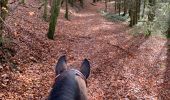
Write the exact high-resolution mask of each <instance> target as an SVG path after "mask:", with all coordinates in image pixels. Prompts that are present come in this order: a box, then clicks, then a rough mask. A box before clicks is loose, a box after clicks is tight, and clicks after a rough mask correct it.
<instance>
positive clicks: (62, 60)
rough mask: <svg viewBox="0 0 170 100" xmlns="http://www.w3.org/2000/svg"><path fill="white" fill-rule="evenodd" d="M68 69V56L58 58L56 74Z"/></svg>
mask: <svg viewBox="0 0 170 100" xmlns="http://www.w3.org/2000/svg"><path fill="white" fill-rule="evenodd" d="M66 69H67V63H66V56H65V55H64V56H61V57H60V58H59V59H58V62H57V64H56V67H55V72H56V75H58V74H60V73H62V72H63V71H65V70H66Z"/></svg>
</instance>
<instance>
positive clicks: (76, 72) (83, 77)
mask: <svg viewBox="0 0 170 100" xmlns="http://www.w3.org/2000/svg"><path fill="white" fill-rule="evenodd" d="M70 70H72V71H74V74H75V75H76V76H79V77H81V78H82V79H83V80H84V81H85V83H86V86H87V80H86V77H85V76H84V75H83V74H82V73H81V72H80V71H79V70H76V69H70ZM66 71H68V70H66ZM60 75H61V74H58V75H57V76H56V77H55V80H56V79H57V78H58V77H59V76H60Z"/></svg>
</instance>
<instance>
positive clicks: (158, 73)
mask: <svg viewBox="0 0 170 100" xmlns="http://www.w3.org/2000/svg"><path fill="white" fill-rule="evenodd" d="M38 1H39V0H27V3H26V5H18V6H17V4H11V5H10V9H15V10H12V11H11V12H10V15H9V17H8V18H7V20H6V24H8V26H10V29H11V32H12V33H10V34H12V35H11V36H12V41H13V42H14V43H15V44H13V47H11V48H12V50H14V51H15V53H14V52H13V53H14V55H13V56H12V57H10V59H9V61H10V62H13V63H15V65H16V66H17V68H19V70H20V71H19V72H11V71H10V70H9V69H10V67H9V66H10V64H9V63H3V64H1V66H0V78H1V80H0V82H1V83H0V88H1V89H0V99H1V100H41V99H45V98H46V97H47V96H48V94H49V91H50V88H51V86H52V84H53V82H54V78H55V74H54V66H55V64H56V62H57V59H58V58H59V57H60V56H61V55H63V54H65V55H67V59H68V64H69V65H70V68H79V67H80V64H81V61H82V60H83V59H84V58H87V59H89V60H90V63H91V69H92V70H91V75H90V77H89V79H88V96H89V100H170V97H169V95H170V52H168V47H167V44H168V42H169V43H170V41H169V40H167V39H166V38H163V37H160V36H150V37H145V36H143V35H136V36H134V35H131V34H129V31H130V30H131V28H129V27H128V25H127V24H126V23H123V22H110V21H108V20H106V19H105V18H104V17H103V16H101V14H100V13H99V10H100V9H104V3H102V2H99V3H96V4H95V5H96V6H94V5H91V4H90V2H89V1H88V2H86V4H85V7H84V9H81V10H80V11H76V10H74V9H71V10H70V21H67V20H65V19H64V10H63V9H64V8H62V9H61V14H60V16H59V19H58V25H57V27H56V34H55V40H49V39H47V37H46V33H47V31H48V22H45V21H43V19H42V12H43V9H41V10H39V9H38V7H39V5H40V3H39V2H38ZM15 7H17V8H15ZM0 53H1V54H2V52H0Z"/></svg>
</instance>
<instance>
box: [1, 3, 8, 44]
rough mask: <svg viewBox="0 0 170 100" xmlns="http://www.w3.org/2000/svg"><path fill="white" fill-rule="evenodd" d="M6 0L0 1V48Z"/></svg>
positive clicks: (6, 10)
mask: <svg viewBox="0 0 170 100" xmlns="http://www.w3.org/2000/svg"><path fill="white" fill-rule="evenodd" d="M7 4H8V0H1V1H0V5H1V6H0V46H2V43H3V38H2V30H3V28H4V22H3V21H5V18H6V16H7V14H8V5H7Z"/></svg>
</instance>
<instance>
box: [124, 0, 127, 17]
mask: <svg viewBox="0 0 170 100" xmlns="http://www.w3.org/2000/svg"><path fill="white" fill-rule="evenodd" d="M126 14H127V1H126V0H124V13H123V16H125V15H126Z"/></svg>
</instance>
